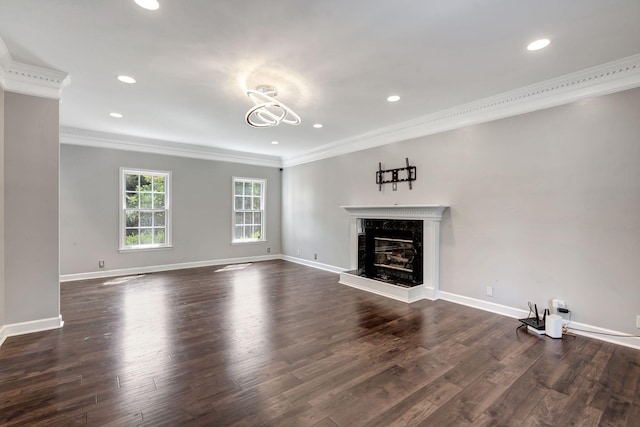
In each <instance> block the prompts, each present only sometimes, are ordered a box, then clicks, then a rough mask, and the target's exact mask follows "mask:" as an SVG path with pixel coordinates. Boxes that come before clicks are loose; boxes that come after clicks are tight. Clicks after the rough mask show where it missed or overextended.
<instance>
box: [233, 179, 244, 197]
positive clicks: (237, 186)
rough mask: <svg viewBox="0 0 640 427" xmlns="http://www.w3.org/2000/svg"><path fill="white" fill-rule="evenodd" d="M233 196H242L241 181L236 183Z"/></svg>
mask: <svg viewBox="0 0 640 427" xmlns="http://www.w3.org/2000/svg"><path fill="white" fill-rule="evenodd" d="M233 194H235V195H236V196H242V181H236V188H235V191H234V193H233Z"/></svg>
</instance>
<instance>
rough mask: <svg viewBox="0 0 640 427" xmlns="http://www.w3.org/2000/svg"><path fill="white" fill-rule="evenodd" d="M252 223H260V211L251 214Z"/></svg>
mask: <svg viewBox="0 0 640 427" xmlns="http://www.w3.org/2000/svg"><path fill="white" fill-rule="evenodd" d="M253 223H254V224H260V225H262V214H261V213H260V212H256V213H254V214H253Z"/></svg>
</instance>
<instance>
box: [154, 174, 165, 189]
mask: <svg viewBox="0 0 640 427" xmlns="http://www.w3.org/2000/svg"><path fill="white" fill-rule="evenodd" d="M153 191H155V192H156V193H164V176H154V177H153Z"/></svg>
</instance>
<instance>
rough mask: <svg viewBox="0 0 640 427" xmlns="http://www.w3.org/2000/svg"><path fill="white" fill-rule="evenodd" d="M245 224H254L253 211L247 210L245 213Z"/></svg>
mask: <svg viewBox="0 0 640 427" xmlns="http://www.w3.org/2000/svg"><path fill="white" fill-rule="evenodd" d="M244 224H245V225H251V224H253V213H252V212H247V213H246V214H244Z"/></svg>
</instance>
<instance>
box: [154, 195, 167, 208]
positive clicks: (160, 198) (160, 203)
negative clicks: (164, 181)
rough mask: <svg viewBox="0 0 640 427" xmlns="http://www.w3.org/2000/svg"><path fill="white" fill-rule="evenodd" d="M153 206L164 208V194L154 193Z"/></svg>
mask: <svg viewBox="0 0 640 427" xmlns="http://www.w3.org/2000/svg"><path fill="white" fill-rule="evenodd" d="M153 207H154V209H162V208H164V194H154V195H153Z"/></svg>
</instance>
